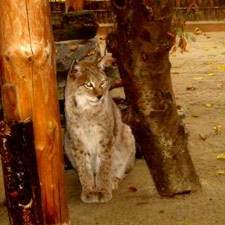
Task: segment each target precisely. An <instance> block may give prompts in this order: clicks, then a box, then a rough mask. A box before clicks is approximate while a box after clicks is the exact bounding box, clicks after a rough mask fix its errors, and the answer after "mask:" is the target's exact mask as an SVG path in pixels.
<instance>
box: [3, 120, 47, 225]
mask: <svg viewBox="0 0 225 225" xmlns="http://www.w3.org/2000/svg"><path fill="white" fill-rule="evenodd" d="M33 139H34V138H33V128H32V123H31V122H29V123H13V124H10V125H8V124H6V123H4V122H3V121H2V122H1V123H0V154H1V158H2V164H3V172H4V183H5V190H6V191H5V193H6V200H7V201H6V204H7V208H8V215H9V221H10V224H12V225H42V224H43V218H42V212H41V194H40V186H39V179H38V175H37V167H36V158H35V151H34V142H33Z"/></svg>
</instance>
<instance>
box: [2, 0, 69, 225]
mask: <svg viewBox="0 0 225 225" xmlns="http://www.w3.org/2000/svg"><path fill="white" fill-rule="evenodd" d="M0 15H1V24H0V26H1V27H0V29H1V34H0V57H1V58H0V62H1V73H2V76H1V81H2V101H3V110H4V120H5V121H6V122H7V123H12V122H16V123H27V122H30V121H32V122H33V131H34V144H35V151H36V158H37V167H38V176H39V181H40V188H41V202H42V204H41V206H42V214H43V224H49V225H50V224H57V225H61V224H64V225H65V224H68V222H69V219H68V209H67V206H66V201H65V194H64V176H63V154H62V141H61V128H60V121H59V109H58V101H57V96H56V71H55V52H54V47H53V37H52V31H51V29H50V27H51V25H50V15H49V2H48V1H47V0H34V1H30V0H23V1H21V0H8V1H7V2H6V3H4V4H3V2H2V4H0ZM15 225H18V224H15Z"/></svg>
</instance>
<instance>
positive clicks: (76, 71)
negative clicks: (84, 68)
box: [69, 61, 81, 80]
mask: <svg viewBox="0 0 225 225" xmlns="http://www.w3.org/2000/svg"><path fill="white" fill-rule="evenodd" d="M80 75H81V67H80V65H79V64H77V62H76V61H74V62H73V63H72V65H71V67H70V70H69V76H70V78H72V79H73V80H75V79H76V78H77V77H78V76H80Z"/></svg>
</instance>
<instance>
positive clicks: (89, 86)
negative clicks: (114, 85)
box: [84, 81, 93, 89]
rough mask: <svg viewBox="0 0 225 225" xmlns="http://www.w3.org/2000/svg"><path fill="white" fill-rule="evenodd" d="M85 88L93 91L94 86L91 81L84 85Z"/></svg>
mask: <svg viewBox="0 0 225 225" xmlns="http://www.w3.org/2000/svg"><path fill="white" fill-rule="evenodd" d="M84 87H86V88H88V89H93V85H92V83H91V82H90V81H88V82H85V83H84Z"/></svg>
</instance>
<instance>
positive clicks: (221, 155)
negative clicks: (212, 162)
mask: <svg viewBox="0 0 225 225" xmlns="http://www.w3.org/2000/svg"><path fill="white" fill-rule="evenodd" d="M216 159H218V160H225V153H221V154H219V155H218V156H217V157H216Z"/></svg>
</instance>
